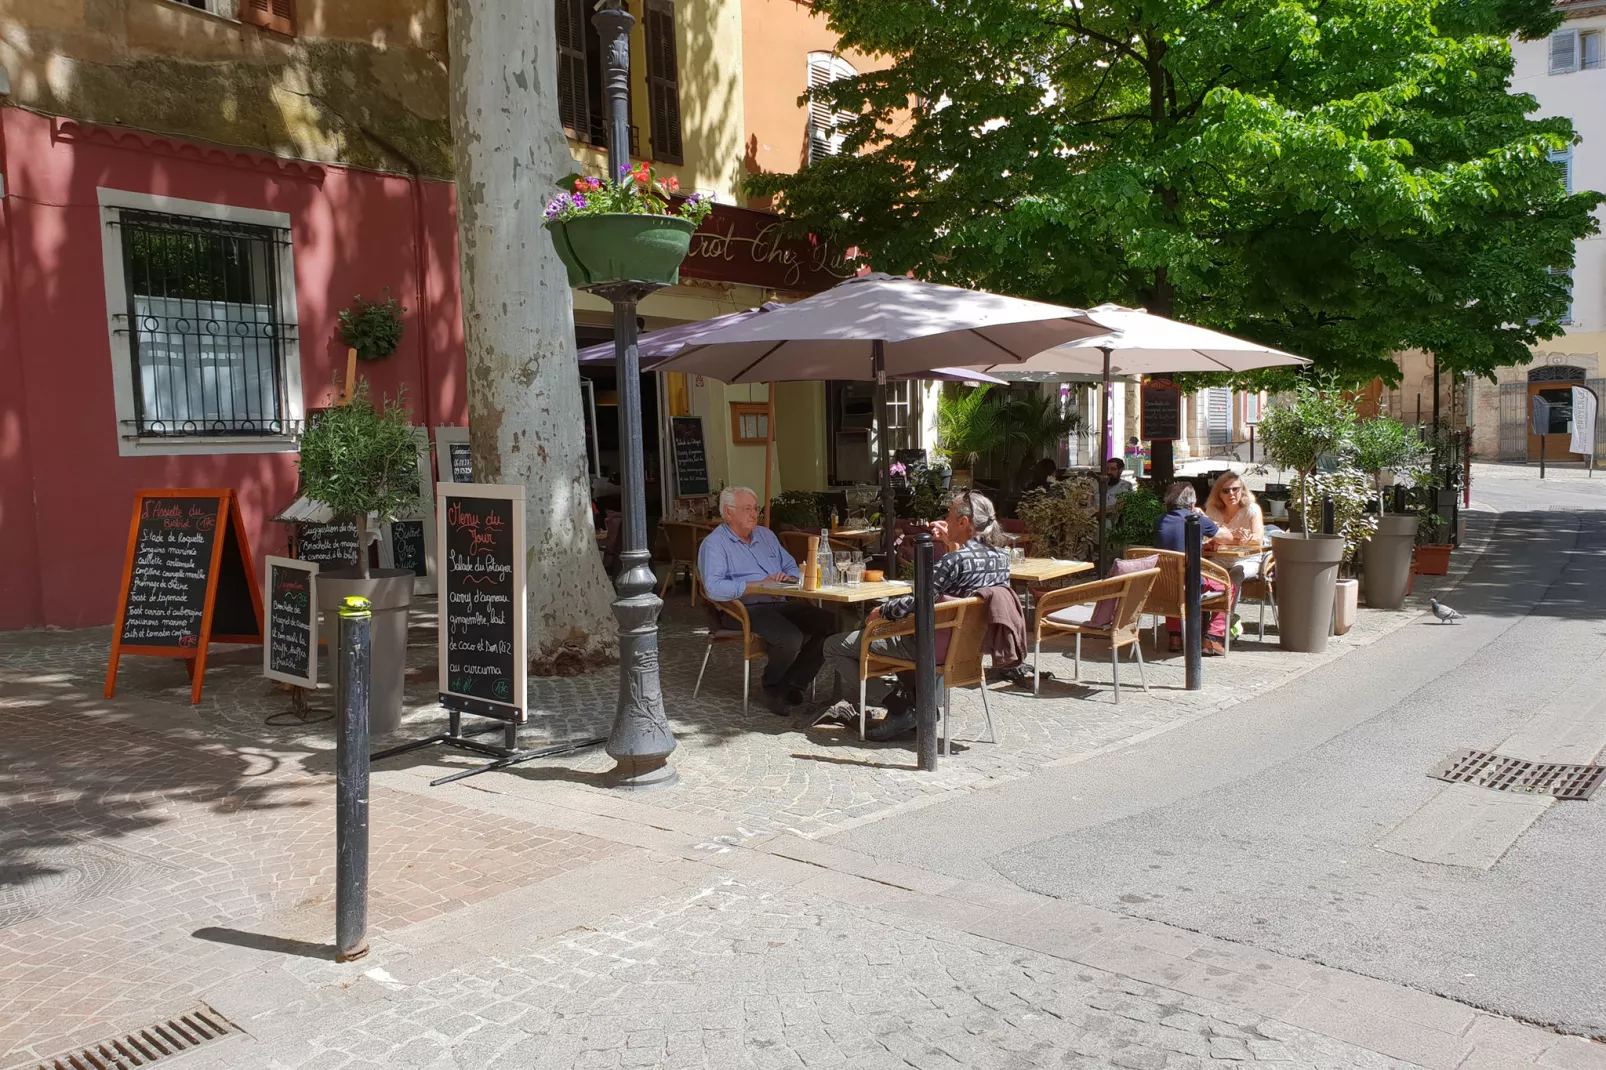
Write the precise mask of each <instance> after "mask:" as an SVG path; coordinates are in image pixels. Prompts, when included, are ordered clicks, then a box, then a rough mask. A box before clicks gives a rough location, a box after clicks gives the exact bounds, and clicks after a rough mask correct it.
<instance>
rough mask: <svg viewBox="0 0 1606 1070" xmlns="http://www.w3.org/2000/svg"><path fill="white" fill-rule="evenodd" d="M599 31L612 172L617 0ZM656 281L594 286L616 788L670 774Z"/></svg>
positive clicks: (598, 17)
mask: <svg viewBox="0 0 1606 1070" xmlns="http://www.w3.org/2000/svg"><path fill="white" fill-rule="evenodd" d="M591 21H592V22H593V23H594V24H595V25H596V27H597V34H598V36H599V37H600V38H601V40H602V51H603V57H604V60H605V68H604V71H603V90H604V93H605V94H606V96H607V100H608V174H609V178H610V179H611V180H612V181H618V180H619V177H620V175H621V174H623V173H624V172H625V171H628V170H629V168H630V97H629V93H630V28H631V27H632V26H634V25H635V22H636V20H635V17H634V16H632V15H631V14H630V12H629V11H628V10H627V9H626V7H625V0H601V2H600V3H598V4H597V12H596V14H595V15H593V16H592V17H591ZM656 289H658V284H656V283H644V282H621V283H615V284H611V285H607V286H598V287H595V288H594V292H596V293H598V294H600V295H601V296H603V297H606V298H607V299H608V300H609V301H610V302H612V304H613V347H614V366H615V375H616V377H617V379H618V387H619V454H620V456H619V472H620V477H621V482H622V483H623V486H622V487H621V499H620V506H621V508H622V509H623V511H624V518H623V519H624V522H623V524H622V525H621V532H620V535H621V538H620V542H621V546H622V549H621V552H620V555H619V557H620V562H621V568H620V570H619V577H618V579H616V580H615V581H614V590H615V592H616V594H617V597H615V598H614V601H613V614H614V616H615V617H617V618H618V619H619V699H618V704H617V705H616V707H615V709H614V718H613V731H612V732H611V733H610V734H609V736H608V748H607V749H608V754H609V755H610V756H612V757H613V759H614V761H615V763H616V764H615V765H614V767H613V769H612V770H611V771H610V773H609V775H608V782H609V783H610V784H611V785H612V786H614V787H620V788H651V787H662V786H664V785H666V784H673V783H674V782H675V780H676V779H677V778H678V775H677V774H676V772H675V767H674V766H673V765H671V764H670V762H669V755H670V754H672V753H674V750H675V737H674V735H673V733H671V732H670V731H669V719H668V717H666V716H665V714H664V696H663V692H662V691H661V689H660V687H659V683H658V614H659V612H660V611H661V610H662V609H663V602H661V601H659V599H658V595H657V594H656V593H655V592H654V588H655V587H656V586H657V581H656V579H655V578H654V576H653V574H652V568H651V566H650V564H649V560H650V555H649V554H648V552H647V489H646V472H645V471H644V470H643V469H644V464H645V462H644V460H643V448H642V436H641V359H640V355H639V353H638V352H637V350H636V303H637V302H638V301H640V300H641V299H642V298H643V297H645V296H647V295H648V294H650V293H652V292H653V291H654V290H656Z"/></svg>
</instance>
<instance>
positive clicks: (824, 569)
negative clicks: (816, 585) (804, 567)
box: [814, 528, 836, 587]
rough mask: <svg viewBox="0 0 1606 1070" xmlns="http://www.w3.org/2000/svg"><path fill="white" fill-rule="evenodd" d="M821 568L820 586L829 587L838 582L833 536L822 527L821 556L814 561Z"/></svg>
mask: <svg viewBox="0 0 1606 1070" xmlns="http://www.w3.org/2000/svg"><path fill="white" fill-rule="evenodd" d="M814 563H815V564H816V565H818V566H819V568H820V586H822V587H829V586H832V585H834V584H835V583H836V555H834V554H832V553H831V536H830V534H829V533H827V532H826V530H825V529H824V528H821V529H820V550H819V556H818V557H817V558H816V559H815V562H814Z"/></svg>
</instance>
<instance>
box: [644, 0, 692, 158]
mask: <svg viewBox="0 0 1606 1070" xmlns="http://www.w3.org/2000/svg"><path fill="white" fill-rule="evenodd" d="M646 30H647V102H648V107H649V109H650V110H651V112H652V125H651V127H650V130H651V137H652V154H653V156H654V158H656V159H659V160H662V161H664V162H665V163H681V162H683V155H682V152H681V143H680V73H679V68H678V66H677V65H676V57H675V2H674V0H647V26H646Z"/></svg>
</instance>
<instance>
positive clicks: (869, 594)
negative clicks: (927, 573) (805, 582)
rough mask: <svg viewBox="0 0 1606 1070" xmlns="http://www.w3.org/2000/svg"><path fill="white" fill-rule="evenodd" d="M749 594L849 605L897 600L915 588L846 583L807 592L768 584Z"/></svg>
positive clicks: (891, 583) (894, 582) (890, 583)
mask: <svg viewBox="0 0 1606 1070" xmlns="http://www.w3.org/2000/svg"><path fill="white" fill-rule="evenodd" d="M748 593H749V594H769V595H779V596H780V597H782V598H808V599H812V600H815V601H819V602H839V603H842V604H843V605H849V604H852V603H856V602H874V601H878V600H880V599H882V598H896V597H898V596H899V595H904V594H913V593H914V587H913V586H912V585H910V584H907V583H903V582H900V581H897V580H891V581H884V582H882V583H860V584H857V585H855V586H852V587H850V586H848V585H847V584H845V583H833V584H831V585H830V586H828V587H820V588H818V589H817V590H813V591H805V590H804V589H803V588H802V587H801V586H800V585H799V584H796V583H766V584H762V585H760V586H755V587H753V588H752V589H751V590H750V591H748Z"/></svg>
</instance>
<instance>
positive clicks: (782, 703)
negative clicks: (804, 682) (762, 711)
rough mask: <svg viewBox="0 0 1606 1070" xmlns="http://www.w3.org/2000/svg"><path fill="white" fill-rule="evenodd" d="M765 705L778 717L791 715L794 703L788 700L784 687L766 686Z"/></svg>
mask: <svg viewBox="0 0 1606 1070" xmlns="http://www.w3.org/2000/svg"><path fill="white" fill-rule="evenodd" d="M764 705H766V706H768V707H769V708H770V712H771V713H773V714H775V715H776V716H777V717H790V716H791V715H792V706H793V705H794V703H790V702H788V701H786V691H785V690H783V689H782V688H779V687H775V688H770V687H766V688H765V689H764Z"/></svg>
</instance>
